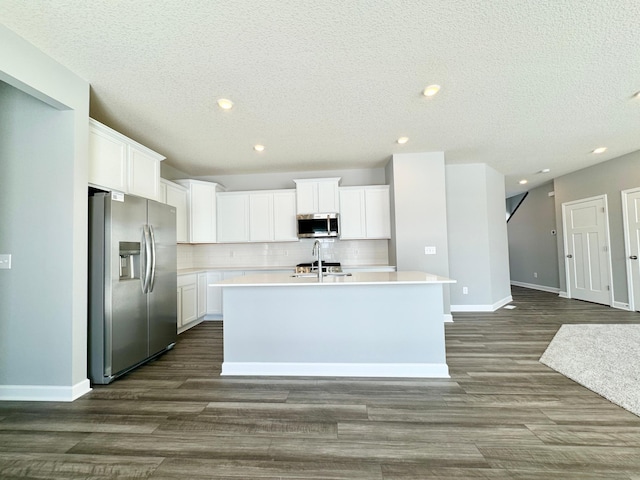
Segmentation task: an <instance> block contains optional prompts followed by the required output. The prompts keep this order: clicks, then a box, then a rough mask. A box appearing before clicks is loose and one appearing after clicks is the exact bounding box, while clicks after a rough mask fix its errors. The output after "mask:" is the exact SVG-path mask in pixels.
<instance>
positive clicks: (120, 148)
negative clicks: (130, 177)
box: [89, 126, 127, 192]
mask: <svg viewBox="0 0 640 480" xmlns="http://www.w3.org/2000/svg"><path fill="white" fill-rule="evenodd" d="M89 183H91V184H93V185H96V186H98V187H104V188H107V189H113V190H119V191H121V192H126V191H127V145H126V143H124V142H123V141H122V140H121V139H119V138H117V137H114V136H111V135H109V133H108V132H103V131H101V130H97V129H96V128H94V127H93V126H91V127H90V128H89Z"/></svg>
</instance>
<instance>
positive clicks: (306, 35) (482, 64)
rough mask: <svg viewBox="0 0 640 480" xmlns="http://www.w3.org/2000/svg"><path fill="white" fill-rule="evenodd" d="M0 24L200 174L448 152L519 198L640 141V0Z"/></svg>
mask: <svg viewBox="0 0 640 480" xmlns="http://www.w3.org/2000/svg"><path fill="white" fill-rule="evenodd" d="M0 21H1V22H2V23H4V24H5V25H6V26H7V27H9V28H10V29H11V30H13V31H15V32H16V33H18V34H19V35H21V36H23V37H24V38H25V39H27V40H29V41H30V42H31V43H33V44H34V45H36V46H37V47H38V48H40V49H41V50H43V51H44V52H46V53H47V54H49V55H50V56H51V57H53V58H55V59H56V60H58V61H59V62H60V63H62V64H64V65H66V66H67V67H68V68H69V69H71V70H72V71H74V72H76V73H77V74H78V75H80V76H81V77H83V78H85V79H87V80H88V81H89V82H90V83H91V86H92V93H91V116H92V117H94V118H96V119H97V120H100V121H102V122H103V123H106V124H107V125H109V126H111V127H113V128H115V129H116V130H119V131H121V132H122V133H124V134H125V135H128V136H130V137H131V138H133V139H135V140H137V141H139V142H141V143H143V144H145V145H147V146H149V147H150V148H152V149H154V150H156V151H158V152H160V153H162V154H163V155H165V156H166V157H167V160H166V162H167V163H168V164H169V165H171V166H173V167H175V168H178V169H180V170H182V171H184V172H185V173H187V174H189V175H192V176H200V175H221V174H235V173H248V172H276V171H281V172H282V171H301V170H322V169H343V168H361V167H380V166H383V165H384V164H385V163H386V162H387V161H388V160H389V158H390V156H391V155H392V154H393V153H399V152H424V151H444V152H445V158H446V162H447V163H450V164H451V163H478V162H483V163H487V164H489V165H491V166H492V167H494V168H495V169H496V170H498V171H500V172H502V173H504V174H505V175H506V178H507V181H506V186H507V192H508V193H510V194H513V193H517V192H519V191H523V190H524V189H525V187H521V186H519V185H518V184H517V181H518V180H520V179H521V178H528V179H529V182H530V183H529V185H528V187H531V186H536V185H538V184H541V183H544V182H546V181H548V180H550V179H551V178H553V177H555V176H559V175H562V174H565V173H568V172H571V171H574V170H578V169H580V168H583V167H585V166H589V165H592V164H594V163H598V162H601V161H604V160H608V159H611V158H615V157H617V156H620V155H622V154H625V153H628V152H631V151H635V150H638V149H640V99H633V98H632V96H633V94H634V93H635V92H637V91H638V90H640V60H639V57H638V52H639V51H640V2H638V1H637V0H607V1H605V0H549V1H531V0H493V1H486V0H476V1H472V0H470V1H463V0H451V1H442V0H388V1H384V0H367V1H357V0H353V1H344V0H343V1H337V0H328V1H322V0H319V1H318V0H315V1H313V2H311V1H302V0H271V1H268V2H257V1H255V0H236V1H233V0H231V1H218V0H215V1H213V0H199V1H196V0H190V1H184V0H180V1H178V0H175V1H170V0H147V1H121V0H100V1H97V0H93V1H90V2H88V1H86V0H56V1H43V0H31V1H24V0H2V1H0ZM433 83H436V84H440V85H442V90H441V92H440V93H439V94H438V95H437V96H435V97H433V98H430V99H428V98H426V97H423V96H422V95H421V91H422V89H423V88H424V87H425V86H427V85H429V84H433ZM220 97H226V98H229V99H231V100H233V102H234V103H235V106H234V108H233V109H232V110H231V111H228V112H224V111H221V110H220V109H219V108H218V107H217V106H216V99H217V98H220ZM400 136H407V137H409V142H408V143H407V144H405V145H398V144H396V143H395V140H396V139H397V138H398V137H400ZM256 143H261V144H264V145H265V147H266V149H265V151H264V152H262V153H256V152H254V151H253V149H252V147H253V145H254V144H256ZM598 146H607V147H608V150H607V151H606V152H605V153H604V154H601V155H592V154H590V151H591V150H593V149H594V148H595V147H598ZM543 168H550V169H551V172H550V173H548V174H540V173H536V172H538V171H540V170H541V169H543Z"/></svg>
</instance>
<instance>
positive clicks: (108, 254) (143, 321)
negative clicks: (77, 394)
mask: <svg viewBox="0 0 640 480" xmlns="http://www.w3.org/2000/svg"><path fill="white" fill-rule="evenodd" d="M176 291H177V277H176V209H175V207H172V206H170V205H165V204H163V203H159V202H155V201H153V200H146V199H144V198H139V197H134V196H129V195H123V194H121V193H117V192H113V193H106V192H100V193H96V194H94V195H93V196H90V197H89V345H88V348H89V356H88V357H89V365H88V368H89V377H90V379H91V381H92V382H93V383H95V384H106V383H110V382H111V381H113V380H114V379H115V378H117V377H118V376H120V375H123V374H124V373H127V372H128V371H130V370H131V369H133V368H135V367H137V366H139V365H141V364H143V363H145V362H147V361H149V360H151V359H152V358H154V357H156V356H157V355H159V354H161V353H163V352H164V351H166V350H168V349H171V348H172V347H173V346H174V345H175V342H176V337H177V298H176Z"/></svg>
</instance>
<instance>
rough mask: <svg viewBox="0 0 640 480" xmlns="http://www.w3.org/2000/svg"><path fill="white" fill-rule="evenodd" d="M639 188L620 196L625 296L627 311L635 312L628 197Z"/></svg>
mask: <svg viewBox="0 0 640 480" xmlns="http://www.w3.org/2000/svg"><path fill="white" fill-rule="evenodd" d="M639 191H640V188H630V189H628V190H622V191H621V192H620V196H621V197H622V233H623V236H624V256H625V266H626V267H627V295H628V298H629V310H631V311H635V309H636V306H635V296H634V294H633V293H634V292H633V273H632V271H631V269H632V268H633V265H632V263H631V259H630V258H629V257H630V256H631V238H630V237H629V214H628V210H629V195H630V194H632V193H637V192H639ZM614 303H615V302H614Z"/></svg>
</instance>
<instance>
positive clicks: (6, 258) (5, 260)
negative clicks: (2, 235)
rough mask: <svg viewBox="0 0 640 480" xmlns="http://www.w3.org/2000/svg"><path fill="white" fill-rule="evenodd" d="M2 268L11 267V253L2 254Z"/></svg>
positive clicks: (0, 257) (0, 266)
mask: <svg viewBox="0 0 640 480" xmlns="http://www.w3.org/2000/svg"><path fill="white" fill-rule="evenodd" d="M0 268H5V269H11V254H10V253H7V254H1V255H0Z"/></svg>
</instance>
